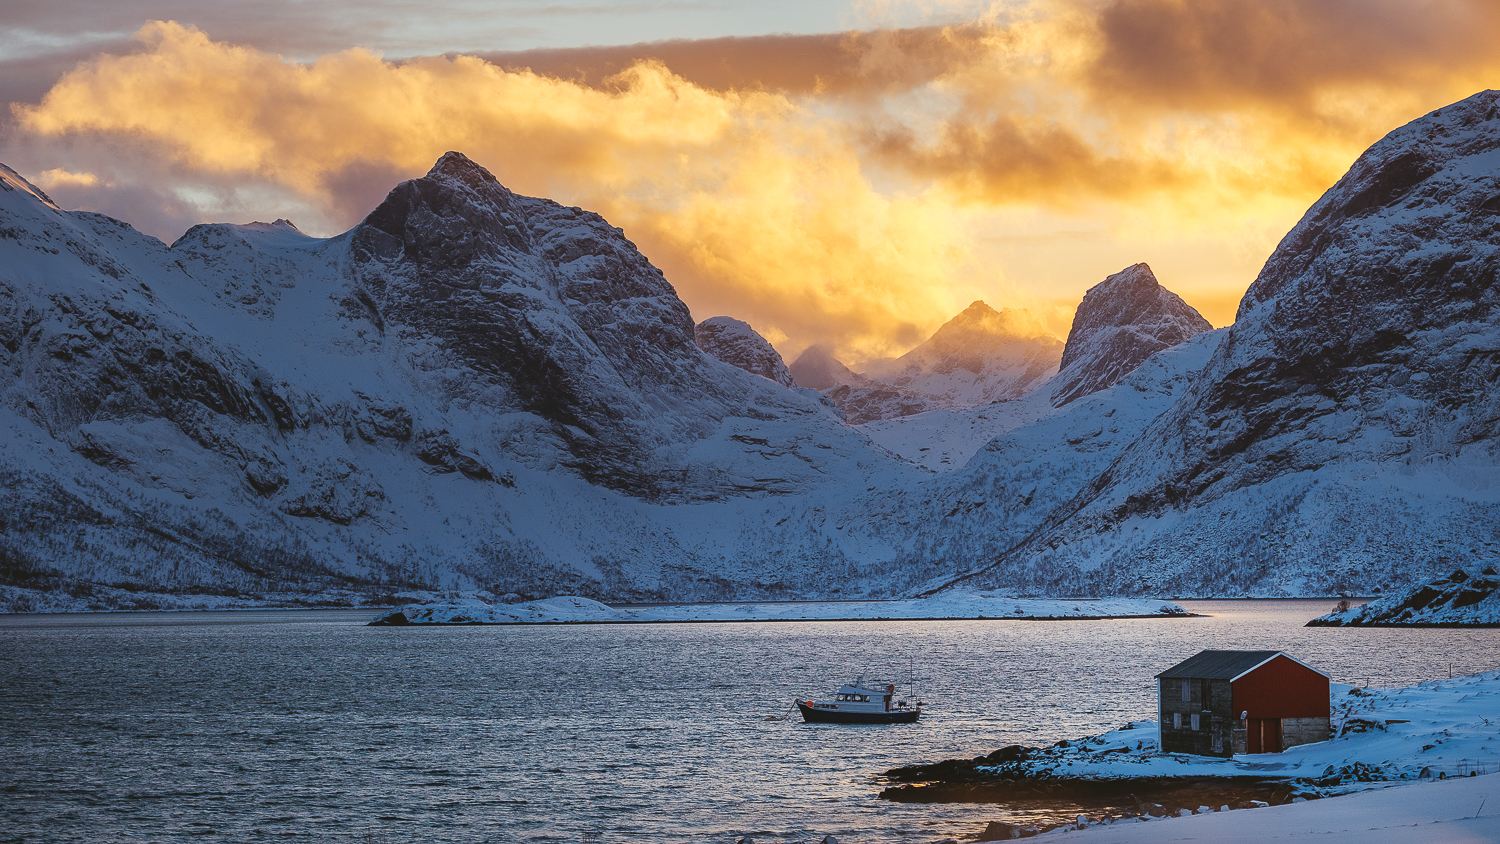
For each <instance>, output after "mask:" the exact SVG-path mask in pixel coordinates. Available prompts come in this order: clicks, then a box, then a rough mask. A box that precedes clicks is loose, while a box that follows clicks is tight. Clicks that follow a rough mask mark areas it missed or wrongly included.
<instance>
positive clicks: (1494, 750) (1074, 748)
mask: <svg viewBox="0 0 1500 844" xmlns="http://www.w3.org/2000/svg"><path fill="white" fill-rule="evenodd" d="M1331 692H1332V695H1333V731H1334V738H1332V739H1330V740H1328V741H1323V742H1317V743H1315V744H1305V745H1301V746H1298V747H1293V748H1290V749H1288V750H1286V751H1284V752H1282V753H1257V754H1239V755H1237V756H1234V757H1233V758H1230V759H1220V758H1217V757H1212V756H1193V755H1189V754H1185V753H1158V752H1157V750H1156V745H1157V730H1156V724H1155V723H1154V722H1152V721H1138V722H1134V723H1132V724H1128V725H1126V726H1125V727H1123V728H1121V729H1118V730H1111V731H1109V732H1107V733H1104V734H1102V735H1098V736H1092V737H1089V738H1085V739H1080V740H1078V741H1071V742H1067V741H1065V742H1059V743H1058V744H1056V745H1053V746H1052V747H1046V748H1035V749H1029V750H1026V751H1025V752H1024V753H1011V754H1004V752H1003V751H1002V752H1001V755H1000V756H998V757H997V759H996V761H995V763H994V764H986V763H985V762H984V761H981V760H977V759H976V760H974V763H973V765H972V769H973V771H974V772H975V773H977V774H979V775H991V776H993V777H995V778H996V779H1000V778H1006V777H1008V778H1014V779H1032V780H1036V779H1049V780H1059V779H1076V780H1094V781H1101V780H1119V779H1145V778H1163V777H1223V778H1227V777H1247V778H1261V779H1268V780H1269V779H1277V780H1288V781H1290V780H1297V781H1299V782H1301V783H1303V784H1304V785H1305V786H1306V787H1307V790H1308V792H1309V793H1313V792H1317V793H1319V794H1334V793H1344V792H1348V791H1356V790H1360V789H1363V788H1370V787H1371V785H1370V783H1372V782H1385V781H1399V780H1416V779H1422V778H1436V777H1455V776H1467V775H1468V774H1469V773H1470V772H1473V771H1477V772H1479V773H1494V772H1497V771H1500V671H1496V672H1489V673H1485V674H1473V675H1469V676H1465V677H1454V678H1452V679H1445V680H1433V681H1430V682H1426V683H1419V684H1417V685H1414V686H1405V687H1400V688H1391V689H1372V688H1360V687H1356V686H1349V685H1345V684H1342V683H1335V684H1333V685H1332V689H1331ZM910 779H911V778H908V781H910Z"/></svg>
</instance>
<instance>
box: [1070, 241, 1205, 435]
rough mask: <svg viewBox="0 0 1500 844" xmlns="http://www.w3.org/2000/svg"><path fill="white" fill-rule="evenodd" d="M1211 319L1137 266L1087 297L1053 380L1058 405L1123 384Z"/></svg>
mask: <svg viewBox="0 0 1500 844" xmlns="http://www.w3.org/2000/svg"><path fill="white" fill-rule="evenodd" d="M1212 329H1213V326H1212V325H1209V323H1208V320H1206V319H1204V318H1203V316H1202V315H1201V314H1199V313H1198V312H1197V311H1196V310H1194V309H1193V307H1192V306H1191V305H1189V304H1188V303H1186V302H1184V301H1182V298H1181V297H1179V296H1178V295H1177V294H1176V293H1173V292H1172V291H1170V290H1168V289H1166V288H1165V287H1162V286H1161V285H1160V284H1159V283H1157V281H1156V276H1155V274H1153V273H1152V272H1151V268H1150V267H1148V266H1146V265H1145V264H1135V265H1134V266H1130V267H1126V268H1125V269H1123V270H1121V271H1120V272H1117V273H1115V274H1114V275H1112V276H1110V277H1109V278H1106V279H1105V280H1103V281H1101V282H1099V283H1098V284H1096V285H1094V286H1093V287H1092V288H1090V289H1089V291H1088V293H1086V294H1084V297H1083V302H1082V303H1081V304H1080V305H1079V306H1078V312H1077V313H1076V314H1075V315H1074V316H1073V327H1072V329H1071V330H1069V332H1068V343H1067V346H1066V347H1065V348H1064V349H1063V356H1062V363H1061V366H1062V370H1061V371H1060V372H1058V374H1057V377H1056V378H1054V379H1052V382H1051V387H1052V404H1053V406H1054V407H1061V406H1062V405H1065V404H1067V403H1068V402H1070V401H1073V400H1074V399H1077V398H1080V397H1082V396H1086V395H1088V394H1090V393H1095V392H1098V391H1099V390H1103V389H1105V388H1107V387H1112V386H1114V385H1115V384H1118V383H1119V382H1120V380H1121V379H1123V378H1124V377H1125V376H1126V375H1129V374H1130V373H1131V372H1134V371H1135V368H1136V367H1137V366H1140V365H1141V361H1143V360H1145V359H1146V358H1148V357H1151V356H1152V355H1154V354H1156V353H1157V352H1159V351H1161V350H1162V349H1167V348H1171V347H1172V346H1175V345H1177V344H1178V343H1182V342H1185V341H1187V340H1189V339H1192V338H1193V337H1195V336H1197V335H1198V334H1201V333H1203V332H1205V331H1209V330H1212Z"/></svg>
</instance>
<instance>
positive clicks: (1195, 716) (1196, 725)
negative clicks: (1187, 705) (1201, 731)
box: [1193, 712, 1202, 730]
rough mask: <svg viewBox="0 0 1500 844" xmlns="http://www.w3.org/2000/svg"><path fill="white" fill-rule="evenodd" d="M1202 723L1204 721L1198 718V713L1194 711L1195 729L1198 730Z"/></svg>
mask: <svg viewBox="0 0 1500 844" xmlns="http://www.w3.org/2000/svg"><path fill="white" fill-rule="evenodd" d="M1200 723H1202V722H1201V721H1199V720H1198V713H1196V712H1194V713H1193V729H1194V730H1197V729H1198V725H1199V724H1200Z"/></svg>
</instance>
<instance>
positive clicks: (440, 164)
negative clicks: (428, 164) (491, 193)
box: [427, 150, 500, 185]
mask: <svg viewBox="0 0 1500 844" xmlns="http://www.w3.org/2000/svg"><path fill="white" fill-rule="evenodd" d="M444 176H446V177H448V178H451V179H457V180H459V181H461V182H463V183H465V184H468V185H479V184H481V183H484V182H494V183H496V184H499V181H500V180H499V179H496V178H495V175H494V174H493V173H491V172H490V171H488V170H486V169H484V168H483V167H481V166H479V165H478V164H475V163H474V161H473V159H471V158H469V157H468V156H467V155H464V154H463V153H461V152H454V151H451V150H450V151H448V152H445V153H443V157H442V158H439V159H438V160H437V163H435V164H433V165H432V169H431V170H428V171H427V178H429V179H435V178H440V177H444Z"/></svg>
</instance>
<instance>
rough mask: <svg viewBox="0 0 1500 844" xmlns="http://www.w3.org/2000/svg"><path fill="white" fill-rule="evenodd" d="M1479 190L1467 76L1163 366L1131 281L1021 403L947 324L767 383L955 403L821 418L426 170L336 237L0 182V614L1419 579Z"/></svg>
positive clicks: (1490, 335)
mask: <svg viewBox="0 0 1500 844" xmlns="http://www.w3.org/2000/svg"><path fill="white" fill-rule="evenodd" d="M1496 197H1500V94H1496V93H1494V92H1485V93H1483V94H1479V95H1476V96H1475V97H1473V98H1470V99H1469V100H1465V101H1464V102H1461V103H1458V104H1456V105H1454V106H1451V107H1449V108H1446V109H1443V110H1441V111H1438V112H1435V113H1433V114H1432V115H1428V116H1427V117H1425V118H1422V119H1421V120H1418V121H1415V122H1414V123H1412V124H1410V125H1408V126H1406V127H1403V128H1401V129H1399V130H1397V131H1395V132H1393V133H1391V135H1389V136H1388V137H1386V138H1385V139H1383V140H1382V141H1380V142H1379V143H1377V144H1376V145H1375V146H1374V147H1372V148H1371V149H1370V150H1369V152H1367V153H1366V154H1365V155H1364V156H1362V157H1361V159H1360V160H1359V161H1358V162H1357V163H1356V164H1355V166H1354V167H1353V168H1352V169H1351V170H1350V172H1349V174H1348V175H1347V176H1345V177H1344V179H1342V180H1341V181H1340V182H1339V184H1337V185H1335V186H1334V187H1333V188H1332V189H1331V190H1330V191H1329V192H1328V193H1327V194H1326V195H1325V196H1324V197H1323V198H1322V199H1321V200H1319V202H1318V203H1317V204H1316V205H1314V206H1313V208H1312V209H1311V210H1309V212H1308V213H1307V215H1306V216H1305V217H1304V218H1303V220H1302V222H1301V223H1299V224H1298V226H1297V227H1296V228H1295V229H1294V230H1293V231H1292V232H1291V233H1290V234H1288V235H1287V237H1286V238H1285V239H1284V240H1283V241H1282V243H1281V245H1280V246H1279V247H1278V248H1277V250H1276V252H1275V253H1274V254H1273V255H1272V257H1271V259H1270V260H1269V261H1268V262H1267V264H1266V267H1265V269H1264V270H1263V271H1262V272H1261V274H1260V276H1259V277H1258V279H1257V280H1256V282H1255V284H1254V285H1253V286H1252V287H1251V289H1250V291H1249V293H1248V294H1247V295H1246V297H1245V300H1244V302H1243V303H1242V305H1241V308H1240V313H1239V318H1238V321H1237V322H1236V324H1235V325H1234V326H1233V327H1232V328H1229V329H1221V330H1218V331H1204V332H1202V333H1197V334H1196V335H1195V336H1191V339H1188V340H1186V341H1185V342H1179V343H1177V344H1176V345H1168V344H1169V343H1170V342H1171V340H1172V338H1173V337H1174V336H1175V335H1174V334H1173V332H1180V333H1183V334H1190V333H1191V332H1193V331H1196V330H1197V329H1198V328H1201V325H1200V324H1198V323H1197V322H1195V321H1194V320H1193V319H1191V318H1190V317H1191V314H1189V313H1186V312H1183V311H1181V310H1179V309H1176V306H1175V305H1174V304H1173V302H1174V301H1175V298H1168V296H1169V294H1167V295H1163V293H1161V292H1157V291H1160V287H1159V285H1156V284H1155V281H1154V279H1149V276H1148V274H1147V272H1146V271H1145V269H1144V267H1143V266H1140V267H1134V268H1131V269H1130V270H1127V271H1126V272H1125V273H1122V274H1117V275H1116V276H1112V277H1111V278H1110V279H1108V280H1106V282H1105V283H1104V284H1102V285H1099V286H1098V287H1096V288H1095V289H1094V291H1091V292H1090V295H1089V300H1087V301H1086V303H1085V305H1086V307H1083V308H1081V309H1080V322H1079V324H1078V325H1075V327H1074V330H1073V332H1071V334H1072V337H1070V350H1071V349H1072V348H1073V347H1074V346H1076V348H1077V349H1078V350H1079V351H1078V353H1077V355H1076V356H1074V355H1073V354H1072V353H1071V351H1070V353H1069V355H1068V366H1067V367H1064V368H1063V373H1062V375H1060V376H1058V378H1056V379H1054V381H1053V382H1045V381H1044V379H1045V376H1046V375H1047V374H1048V373H1049V372H1050V371H1054V370H1055V369H1056V367H1057V364H1058V363H1059V362H1060V360H1061V357H1062V353H1063V352H1062V349H1061V346H1060V344H1058V342H1057V341H1056V339H1055V338H1051V339H1050V340H1049V338H1047V337H1046V336H1044V335H1043V334H1042V333H1038V332H1036V331H1035V327H1034V326H1030V327H1028V324H1027V323H1026V321H1025V320H1024V319H1023V318H1022V317H1021V316H1019V315H1016V314H1011V316H1006V312H1000V313H998V314H997V313H996V312H994V311H991V310H989V309H988V308H985V307H984V306H982V305H979V304H976V306H974V307H971V308H970V309H969V310H968V311H966V312H965V315H962V316H961V318H960V319H956V320H954V322H953V323H950V326H945V328H944V330H942V331H939V332H938V334H937V335H935V336H934V338H933V339H932V340H930V341H929V342H928V343H926V344H924V345H923V346H922V347H919V349H917V350H913V353H911V354H909V355H907V356H905V357H904V358H902V359H899V360H898V361H896V362H889V363H887V364H881V365H878V366H875V367H872V372H879V373H883V374H882V377H888V378H891V379H892V380H891V381H890V382H889V383H884V382H876V381H875V380H874V378H873V377H871V376H870V373H866V374H858V373H853V372H851V371H849V370H848V369H847V368H846V367H843V366H842V365H841V364H839V363H838V362H837V361H836V360H834V359H833V358H832V356H831V355H830V354H827V353H826V352H824V353H822V354H821V356H819V355H818V354H815V353H814V352H812V351H810V352H809V353H808V354H806V355H804V356H803V358H802V359H799V361H798V362H797V363H796V364H794V365H793V366H792V367H790V371H791V373H792V374H793V375H795V376H796V380H797V381H798V382H800V383H802V384H803V385H805V386H811V387H815V388H818V389H820V390H821V391H822V392H823V393H824V395H828V394H830V393H836V392H837V391H838V390H847V391H848V392H849V393H853V392H854V391H855V390H863V391H866V395H868V396H872V397H873V396H875V394H876V391H877V390H878V389H888V390H890V391H892V394H891V396H889V397H887V398H886V399H881V400H880V401H879V402H876V401H875V400H874V399H873V398H872V402H874V403H873V404H872V405H871V407H872V408H873V407H875V406H876V404H879V403H880V402H884V403H885V405H887V406H895V405H894V403H895V402H898V401H905V400H907V399H910V400H912V401H913V402H914V403H916V404H918V407H917V408H916V409H917V410H921V409H927V408H930V406H931V405H930V404H929V402H933V401H941V402H952V403H953V406H952V407H950V408H948V409H942V410H937V411H933V410H930V409H928V411H927V412H924V413H920V414H915V415H912V413H911V412H910V411H903V412H902V413H903V415H900V416H899V417H898V418H891V419H884V420H881V421H874V422H870V423H868V424H865V425H863V426H850V425H847V424H845V423H844V422H843V421H842V420H840V419H838V418H837V414H836V413H834V412H831V411H830V408H829V407H828V406H827V405H826V403H824V402H823V401H821V400H820V399H819V398H818V396H816V395H814V394H813V393H812V392H811V391H809V390H805V389H790V388H789V387H788V386H786V385H785V384H784V383H779V382H778V380H777V379H775V378H768V377H763V376H761V375H759V374H751V373H750V372H747V371H745V369H743V368H741V365H744V364H747V363H748V364H750V365H751V367H752V368H753V366H755V365H757V364H756V363H755V361H760V362H762V363H764V362H766V361H774V358H772V357H770V356H769V355H767V354H766V350H765V349H763V348H760V347H759V345H758V344H755V343H753V342H751V341H753V340H754V339H755V336H754V335H753V333H749V329H748V327H745V328H744V329H743V331H742V330H740V329H739V328H738V326H736V325H734V324H732V323H730V322H729V321H719V323H718V324H720V325H721V326H724V327H725V330H723V331H720V332H718V334H719V336H718V337H715V338H709V337H708V335H709V334H712V333H714V332H713V331H711V330H710V331H706V332H704V334H703V335H702V336H703V337H704V338H705V339H701V340H700V339H698V338H699V336H700V335H699V332H698V331H697V330H696V329H695V326H694V325H693V322H692V320H691V318H690V316H689V315H688V312H687V309H686V308H685V307H684V306H683V304H682V303H681V301H680V300H678V298H677V297H676V294H675V293H674V292H673V290H672V288H671V286H670V285H669V284H667V282H666V280H665V279H663V278H662V276H661V274H660V273H659V272H658V271H657V270H656V269H655V268H654V267H652V266H651V265H650V264H649V263H648V262H647V261H646V260H645V259H644V258H643V257H642V256H641V255H640V254H639V252H637V251H636V250H635V248H634V246H633V245H631V243H630V242H629V241H628V240H627V239H626V238H625V237H624V236H623V233H621V232H620V231H619V230H618V229H615V228H614V227H612V226H610V225H609V224H608V223H607V222H606V221H604V220H603V219H602V218H600V217H598V216H597V215H594V214H591V213H589V212H585V211H581V210H579V209H573V208H566V207H564V206H561V205H557V204H556V203H552V202H550V201H547V200H543V199H532V198H528V197H521V196H517V195H515V194H512V193H511V192H510V191H508V190H506V189H505V188H504V187H502V186H500V185H499V184H498V183H497V182H495V181H494V178H493V177H492V176H490V174H489V173H487V172H485V171H484V170H483V169H482V168H480V167H478V166H477V165H475V164H474V163H472V162H470V161H468V160H467V159H465V158H463V157H462V156H459V155H457V154H450V155H448V156H445V157H444V158H443V159H442V160H440V161H439V162H438V164H437V165H436V166H435V167H434V168H433V170H432V172H430V173H429V174H428V175H427V176H425V177H423V178H421V179H415V180H412V181H410V182H406V183H403V184H401V185H398V186H397V187H396V188H395V189H394V190H393V191H392V192H391V194H390V196H389V197H388V198H387V199H386V201H385V202H384V203H382V204H381V206H380V207H379V208H377V209H376V210H375V211H374V212H372V213H371V215H370V216H369V217H368V218H367V219H366V221H365V222H364V223H362V224H361V225H359V226H357V227H356V228H355V229H353V230H352V231H350V232H348V233H346V234H344V235H341V236H339V237H335V238H328V239H316V238H310V237H306V236H305V235H303V234H301V233H300V232H298V231H297V230H296V228H295V227H293V226H292V225H291V224H290V223H287V222H286V221H277V222H275V223H269V224H263V223H253V224H250V225H244V226H229V225H206V226H198V227H195V228H194V229H192V230H190V231H189V232H188V233H186V234H184V235H183V237H182V238H180V239H179V240H178V241H177V243H175V244H173V245H172V246H170V247H168V246H166V245H165V244H163V243H161V242H160V241H157V240H155V239H153V238H149V237H145V236H143V235H141V234H139V233H137V232H135V231H134V230H133V229H131V228H130V227H129V226H128V225H125V224H124V223H121V222H119V221H116V220H112V219H110V218H108V217H104V216H102V215H97V214H89V213H79V212H66V211H63V210H61V209H59V208H58V207H57V206H56V205H54V204H53V203H52V202H51V201H50V200H48V199H47V198H46V196H45V194H43V193H42V192H41V191H39V190H37V189H35V188H34V187H32V186H31V185H29V184H28V183H26V181H25V180H24V179H22V178H21V177H19V176H18V175H16V174H14V173H13V172H11V171H9V170H3V171H0V477H3V479H4V483H3V484H0V607H9V608H13V609H16V608H19V609H24V608H27V607H38V606H60V604H48V603H46V601H42V602H41V603H40V604H39V603H38V602H37V601H38V600H39V599H38V598H37V596H39V595H46V594H51V595H63V594H66V595H69V596H71V597H69V598H68V601H67V602H64V603H66V605H67V606H70V607H76V606H78V605H79V602H83V603H84V604H85V605H93V606H152V605H154V604H157V603H161V601H163V600H165V599H164V598H162V599H159V598H158V597H152V596H153V595H156V594H158V593H161V594H167V593H170V594H171V595H172V596H174V597H173V600H174V601H180V599H182V597H183V596H184V595H192V594H203V595H209V596H217V597H215V600H221V601H222V600H231V599H233V600H239V599H244V598H245V596H271V597H270V598H269V600H272V601H278V602H285V601H289V600H296V599H297V598H298V596H316V598H317V599H318V600H325V601H326V600H367V599H369V598H370V597H372V596H378V595H389V594H391V593H393V592H397V591H401V590H411V589H426V590H441V589H460V590H471V591H473V590H479V589H488V590H490V591H492V592H494V593H495V594H503V593H505V592H516V593H519V594H522V595H524V596H528V597H536V596H544V595H555V594H570V593H571V594H581V595H585V596H590V597H594V598H609V599H630V598H635V599H640V598H653V599H664V600H707V599H728V598H734V599H740V600H750V599H757V598H787V597H817V598H843V597H855V596H884V595H896V594H916V593H926V592H931V591H933V590H939V589H943V588H947V587H951V586H955V585H958V586H961V587H962V588H965V589H973V588H976V587H977V588H1002V589H1010V590H1014V591H1016V592H1019V593H1023V594H1046V595H1080V594H1158V595H1162V594H1165V595H1238V594H1259V595H1276V594H1291V595H1296V594H1333V593H1339V592H1347V593H1351V594H1357V593H1368V592H1369V591H1370V590H1371V589H1372V588H1373V587H1375V586H1383V587H1385V588H1387V589H1391V588H1396V587H1399V586H1400V585H1402V584H1406V583H1411V582H1421V581H1423V580H1426V579H1428V578H1430V577H1431V576H1432V575H1433V574H1436V573H1439V572H1443V571H1451V570H1452V569H1453V568H1454V567H1457V566H1460V565H1465V564H1468V563H1470V562H1473V561H1477V560H1479V559H1482V558H1492V557H1493V555H1494V553H1495V547H1496V543H1497V540H1496V536H1497V528H1500V506H1497V504H1500V482H1497V481H1496V479H1497V478H1500V471H1497V469H1500V465H1497V463H1500V460H1497V457H1500V454H1497V446H1500V319H1497V317H1500V314H1497V313H1496V305H1497V302H1500V286H1497V283H1496V278H1497V276H1500V211H1497V209H1500V200H1497V199H1496ZM1148 280H1149V284H1148V283H1147V281H1148ZM1096 293H1099V294H1109V295H1100V296H1096V295H1095V294H1096ZM714 322H715V321H712V320H711V321H709V323H714ZM997 326H998V327H997ZM950 328H951V329H952V330H949V329H950ZM999 335H1004V336H1006V337H1010V338H1011V340H1008V341H1006V342H1005V343H999V342H998V341H996V342H994V343H992V342H991V341H992V340H994V338H995V337H997V336H999ZM1028 335H1029V336H1028ZM726 336H727V337H734V338H737V341H736V343H730V344H719V345H717V346H716V343H718V341H719V340H721V339H723V338H724V337H726ZM985 338H989V339H985ZM1073 338H1076V339H1077V342H1076V344H1075V343H1073V342H1072V339H1073ZM1012 341H1014V342H1012ZM762 342H763V341H762ZM700 343H702V344H703V346H704V347H708V348H717V349H719V350H720V351H721V352H722V353H723V354H724V356H725V358H726V359H728V360H730V361H731V363H726V362H724V361H723V360H720V359H717V358H716V357H715V356H713V355H709V354H706V353H704V351H703V350H702V348H700V345H699V344H700ZM1156 343H1160V344H1161V345H1162V346H1164V348H1162V349H1161V350H1160V351H1157V352H1155V353H1154V354H1150V355H1149V356H1148V357H1145V358H1144V360H1135V358H1137V357H1138V356H1139V355H1140V354H1143V353H1144V352H1143V350H1147V349H1150V348H1151V347H1152V346H1153V345H1154V344H1156ZM1006 344H1009V345H1008V348H1010V349H1011V350H1012V351H1014V350H1017V349H1020V350H1023V351H1022V352H1017V353H1016V354H1015V355H1012V356H1011V357H1008V358H1007V357H1006V356H1005V354H1001V353H1000V352H996V351H995V349H996V348H997V347H998V346H1003V345H1006ZM1048 348H1051V349H1052V352H1047V351H1046V350H1047V349H1048ZM726 349H728V350H734V351H726ZM1025 349H1030V350H1031V351H1029V352H1025V351H1024V350H1025ZM1033 353H1034V354H1033ZM772 354H774V353H772ZM1006 354H1008V353H1006ZM1046 354H1053V355H1054V357H1053V358H1051V363H1047V360H1048V359H1047V358H1046V356H1045V355H1046ZM900 361H906V363H900ZM1006 361H1011V363H1006ZM1012 364H1013V365H1012ZM1043 364H1046V366H1043ZM771 371H772V372H773V374H774V373H775V370H774V367H772V369H771ZM804 374H805V377H804ZM1007 379H1008V380H1007ZM1064 379H1067V380H1066V384H1067V387H1066V389H1065V388H1064V383H1065V381H1064ZM898 382H899V383H898ZM1007 384H1008V385H1009V386H1005V385H1007ZM997 385H998V386H997ZM1002 388H1003V389H1002ZM1010 389H1015V390H1017V391H1021V392H1022V393H1024V395H1022V397H1021V398H1019V399H1017V398H1011V399H1009V400H1006V401H1002V402H998V403H989V404H980V405H978V406H974V407H963V406H962V404H963V403H964V402H969V401H988V399H989V398H990V397H994V396H997V395H1007V393H1005V392H1004V391H1005V390H1010ZM992 390H993V391H998V392H992ZM1026 390H1029V392H1025V391H1026ZM1074 391H1076V392H1074ZM1017 394H1018V395H1019V394H1020V393H1017ZM845 397H846V398H847V395H846V396H845ZM1057 397H1062V398H1064V399H1068V400H1066V401H1064V402H1063V403H1061V404H1060V406H1054V403H1053V402H1054V399H1055V398H1057ZM850 406H851V405H845V410H846V411H848V409H849V407H850ZM850 416H851V418H854V417H855V416H856V414H854V413H851V414H850ZM877 416H878V414H876V415H870V416H868V417H867V418H869V419H876V418H877ZM898 455H899V456H898ZM902 458H905V459H902ZM248 600H259V598H254V599H248ZM69 602H71V603H69Z"/></svg>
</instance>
